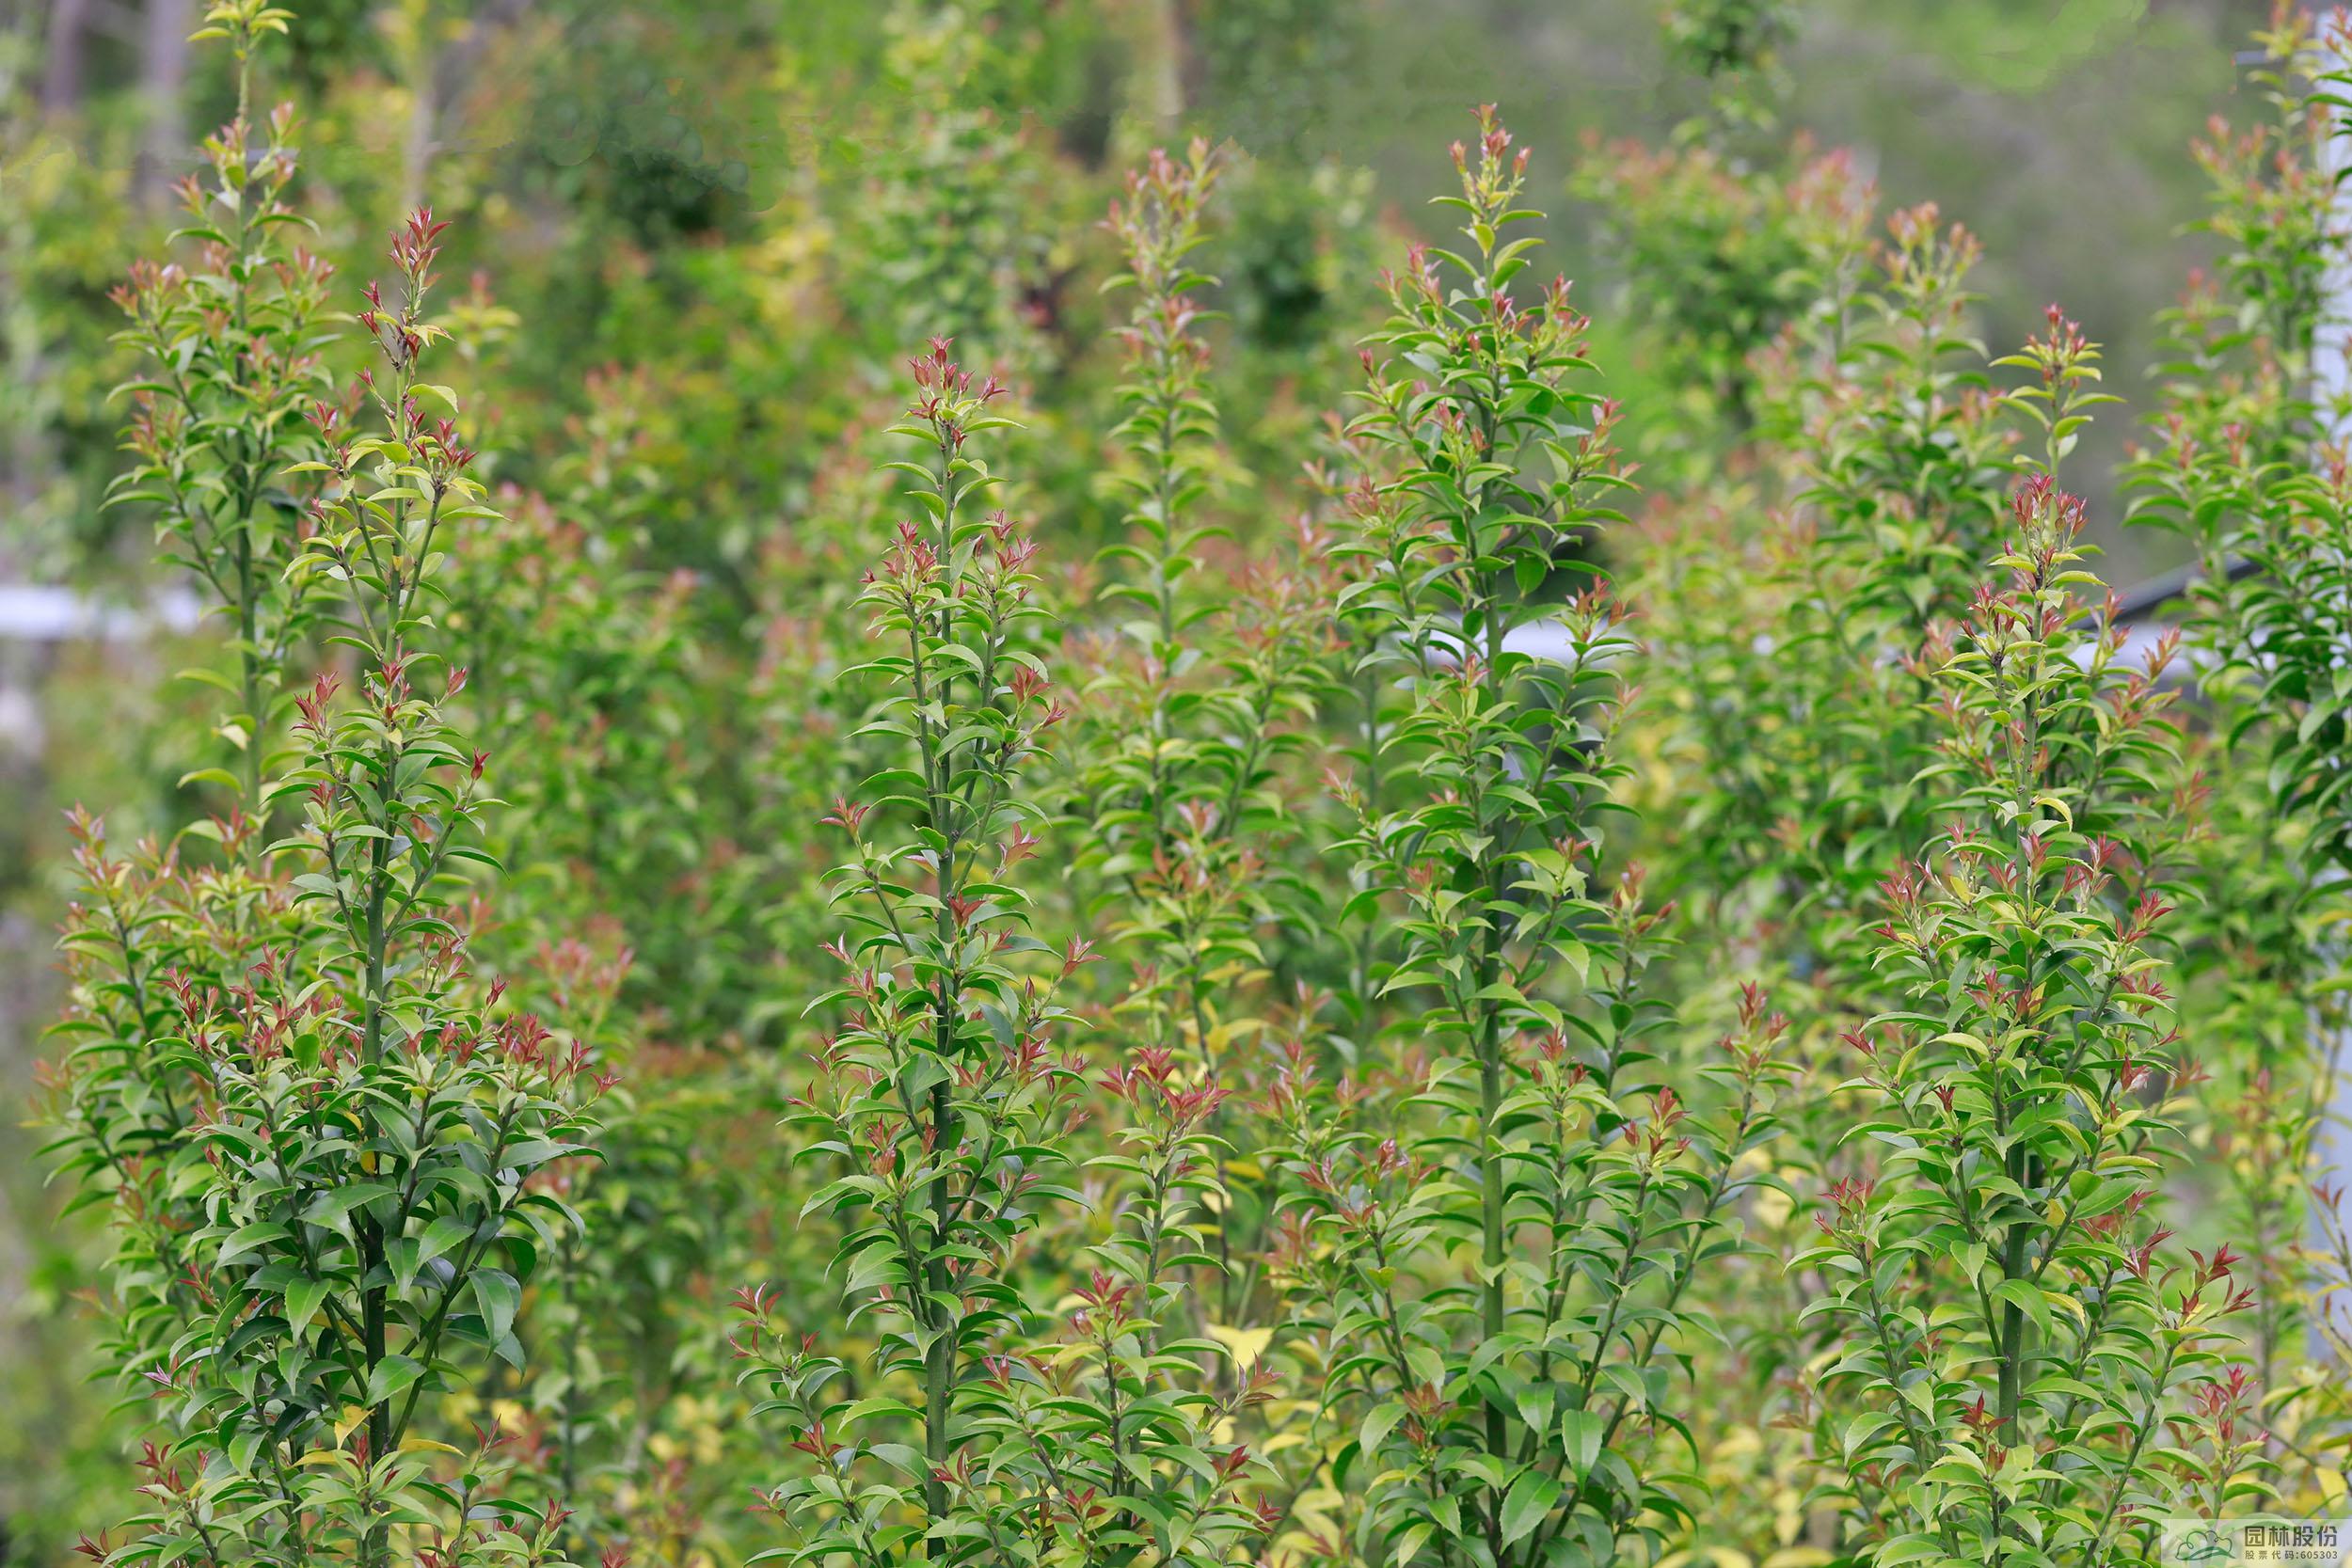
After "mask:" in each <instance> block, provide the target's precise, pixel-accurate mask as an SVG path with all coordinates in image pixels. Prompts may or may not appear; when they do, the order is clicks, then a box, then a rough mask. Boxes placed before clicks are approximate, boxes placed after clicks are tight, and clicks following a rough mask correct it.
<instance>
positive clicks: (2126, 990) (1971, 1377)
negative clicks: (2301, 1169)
mask: <svg viewBox="0 0 2352 1568" xmlns="http://www.w3.org/2000/svg"><path fill="white" fill-rule="evenodd" d="M2096 358H2097V356H2096V352H2095V350H2094V349H2093V348H2092V347H2091V345H2090V344H2089V343H2088V342H2087V341H2085V340H2084V338H2083V336H2082V334H2081V332H2080V330H2079V329H2078V328H2076V327H2075V325H2074V324H2073V323H2072V322H2069V321H2067V320H2065V319H2064V318H2063V317H2061V316H2060V315H2059V314H2058V312H2057V311H2056V310H2055V309H2053V310H2052V311H2051V313H2050V330H2049V332H2048V334H2047V335H2046V336H2045V337H2043V338H2041V339H2037V340H2035V341H2033V342H2031V343H2029V344H2028V345H2027V349H2026V353H2024V354H2022V355H2019V356H2013V357H2011V358H2010V359H2006V360H2003V361H2001V363H2003V364H2006V365H2012V366H2016V367H2019V368H2023V369H2026V370H2030V371H2032V372H2035V374H2036V379H2035V381H2034V382H2033V383H2032V384H2030V385H2028V386H2027V387H2026V388H2024V389H2022V390H2021V391H2020V392H2018V393H2016V394H2014V396H2015V397H2016V398H2017V399H2019V400H2020V401H2021V402H2022V403H2023V404H2024V405H2025V407H2026V410H2027V411H2028V412H2029V413H2030V414H2032V415H2033V416H2034V417H2035V418H2036V419H2037V420H2039V421H2040V422H2041V424H2042V428H2043V430H2044V432H2045V436H2046V439H2045V443H2044V453H2043V454H2042V457H2040V458H2039V459H2038V460H2035V461H2033V462H2032V463H2031V464H2030V465H2029V473H2028V477H2027V478H2026V479H2025V480H2024V481H2023V482H2022V483H2019V484H2018V485H2017V487H2016V489H2015V491H2014V493H2013V495H2012V497H2011V505H2010V537H2009V541H2008V544H2007V546H2006V547H2005V548H2004V549H2002V550H2001V552H2000V553H1999V554H1997V555H1995V556H1994V558H1993V560H1992V562H1991V565H1992V567H1993V569H1994V572H1995V573H1997V574H1998V576H1997V577H1995V578H1994V580H1992V581H1989V582H1987V583H1985V584H1983V585H1982V586H1980V587H1979V590H1978V592H1977V594H1976V598H1975V600H1974V602H1973V603H1972V605H1971V606H1970V608H1969V610H1968V611H1967V613H1966V616H1965V619H1964V621H1963V623H1962V624H1961V625H1960V626H1956V627H1944V626H1939V627H1937V628H1934V629H1932V630H1931V634H1930V638H1929V642H1928V647H1927V651H1926V653H1925V654H1924V655H1923V656H1922V657H1923V658H1924V659H1925V661H1926V662H1927V663H1928V664H1929V665H1930V666H1931V667H1932V668H1933V669H1935V670H1937V671H1938V672H1940V673H1939V676H1938V681H1939V684H1940V686H1941V687H1942V695H1941V697H1940V699H1939V705H1938V710H1937V711H1938V712H1939V714H1940V716H1941V720H1942V722H1943V725H1944V730H1945V738H1944V742H1943V749H1944V760H1943V761H1942V763H1941V764H1940V765H1939V766H1938V768H1937V770H1936V772H1937V775H1938V776H1939V777H1940V778H1941V779H1942V780H1943V781H1944V782H1945V784H1946V785H1947V789H1948V791H1949V804H1948V808H1947V809H1948V814H1949V820H1948V823H1947V826H1946V828H1945V829H1944V831H1943V832H1942V833H1941V834H1940V835H1939V836H1938V838H1937V839H1936V840H1935V841H1934V843H1933V845H1932V847H1931V849H1930V851H1929V853H1928V855H1927V858H1926V859H1925V860H1924V861H1923V862H1922V863H1919V864H1916V865H1914V864H1909V863H1906V864H1904V865H1903V866H1902V867H1901V868H1899V870H1898V871H1897V872H1896V873H1895V874H1894V875H1893V876H1891V877H1890V878H1888V879H1887V880H1886V882H1885V884H1884V886H1883V890H1882V891H1883V900H1884V903H1885V906H1886V910H1887V918H1886V921H1885V923H1884V924H1883V925H1882V926H1881V927H1879V929H1878V931H1877V933H1876V946H1877V957H1878V962H1879V963H1880V965H1881V966H1882V968H1883V970H1884V971H1885V972H1886V973H1887V974H1889V976H1890V977H1892V978H1894V979H1896V980H1898V981H1899V983H1900V985H1901V986H1902V988H1903V989H1904V990H1906V991H1907V992H1908V993H1909V995H1910V998H1911V1001H1910V1003H1909V1005H1908V1006H1905V1007H1902V1008H1900V1009H1899V1010H1894V1011H1890V1012H1887V1013H1885V1014H1883V1016H1881V1017H1879V1018H1877V1019H1874V1020H1872V1021H1871V1022H1869V1023H1868V1024H1867V1026H1865V1027H1863V1028H1860V1029H1856V1030H1854V1031H1852V1032H1851V1033H1850V1034H1849V1035H1848V1036H1847V1043H1848V1045H1849V1046H1850V1048H1851V1051H1852V1052H1853V1053H1854V1056H1855V1058H1856V1059H1857V1060H1858V1062H1859V1076H1858V1077H1857V1078H1856V1079H1855V1080H1854V1081H1853V1082H1852V1083H1851V1084H1850V1085H1847V1086H1848V1087H1849V1088H1851V1089H1854V1090H1859V1091H1862V1092H1863V1093H1864V1094H1865V1095H1866V1097H1867V1100H1868V1101H1870V1102H1872V1104H1871V1109H1870V1111H1869V1112H1868V1114H1867V1117H1866V1119H1864V1120H1862V1121H1860V1122H1858V1123H1856V1124H1854V1125H1853V1126H1852V1127H1851V1129H1850V1130H1849V1132H1848V1133H1847V1143H1848V1146H1849V1148H1850V1149H1851V1156H1852V1158H1853V1160H1854V1162H1855V1165H1854V1168H1853V1169H1852V1170H1851V1173H1850V1174H1848V1175H1846V1176H1844V1177H1842V1178H1841V1179H1840V1180H1838V1182H1837V1183H1836V1185H1835V1186H1833V1187H1832V1188H1831V1189H1830V1191H1829V1193H1828V1195H1827V1196H1826V1199H1825V1202H1824V1207H1823V1211H1822V1212H1821V1214H1820V1227H1821V1231H1822V1239H1821V1241H1820V1244H1818V1245H1816V1246H1815V1247H1813V1248H1812V1249H1811V1250H1810V1251H1808V1252H1806V1253H1804V1254H1802V1255H1800V1256H1799V1258H1798V1259H1796V1260H1795V1262H1794V1264H1793V1265H1792V1266H1794V1267H1797V1268H1800V1269H1812V1270H1816V1271H1818V1272H1819V1277H1820V1281H1821V1284H1820V1293H1819V1295H1818V1298H1817V1300H1816V1302H1815V1305H1814V1307H1813V1308H1812V1314H1813V1315H1825V1316H1826V1318H1827V1321H1829V1322H1830V1323H1834V1324H1836V1326H1837V1328H1838V1330H1839V1332H1840V1333H1841V1335H1842V1336H1843V1338H1842V1346H1841V1354H1840V1356H1839V1359H1838V1360H1837V1361H1836V1363H1835V1365H1834V1366H1833V1367H1832V1368H1831V1369H1830V1370H1829V1373H1828V1374H1827V1376H1826V1378H1825V1380H1824V1381H1825V1383H1826V1384H1827V1386H1828V1387H1829V1389H1830V1391H1831V1393H1832V1395H1833V1397H1834V1399H1838V1400H1843V1401H1845V1403H1844V1404H1843V1405H1841V1406H1839V1407H1838V1409H1837V1411H1836V1414H1837V1416H1838V1418H1840V1419H1841V1420H1843V1421H1845V1423H1846V1424H1844V1425H1843V1426H1842V1428H1840V1429H1839V1430H1840V1431H1842V1433H1843V1449H1844V1452H1845V1454H1846V1456H1847V1457H1846V1465H1847V1469H1848V1471H1849V1473H1850V1475H1851V1478H1852V1483H1851V1484H1852V1487H1853V1491H1852V1495H1853V1496H1854V1497H1858V1498H1860V1499H1863V1500H1864V1508H1865V1510H1866V1511H1867V1513H1866V1516H1864V1517H1861V1518H1859V1519H1858V1520H1857V1529H1858V1531H1859V1532H1860V1537H1861V1538H1862V1539H1866V1540H1868V1541H1870V1542H1872V1543H1873V1544H1875V1546H1876V1549H1877V1550H1879V1551H1880V1552H1881V1553H1883V1554H1884V1553H1892V1554H1899V1555H1898V1559H1897V1560H1926V1561H1937V1562H1944V1561H1951V1562H1961V1561H1965V1562H1972V1563H1973V1562H1981V1561H1993V1560H2002V1559H2004V1558H2007V1557H2010V1556H2013V1555H2016V1554H2017V1553H2020V1552H2025V1551H2036V1552H2040V1553H2042V1554H2046V1555H2047V1556H2049V1557H2050V1558H2052V1559H2055V1560H2061V1561H2075V1560H2079V1561H2084V1562H2105V1561H2107V1560H2109V1558H2108V1555H2107V1554H2108V1552H2109V1551H2110V1550H2111V1549H2112V1548H2113V1547H2114V1546H2115V1544H2117V1543H2118V1542H2119V1541H2123V1540H2129V1541H2132V1542H2134V1543H2136V1544H2138V1545H2140V1546H2142V1547H2146V1546H2149V1543H2147V1542H2144V1541H2142V1540H2141V1539H2140V1538H2141V1537H2142V1536H2143V1535H2145V1534H2146V1533H2147V1532H2148V1531H2149V1530H2151V1529H2153V1525H2152V1524H2150V1523H2148V1522H2147V1521H2148V1519H2149V1517H2150V1516H2151V1515H2153V1514H2157V1513H2165V1512H2168V1511H2176V1512H2177V1511H2185V1509H2186V1507H2187V1504H2188V1501H2189V1497H2188V1494H2187V1491H2186V1488H2187V1487H2188V1485H2189V1483H2191V1482H2192V1481H2196V1480H2198V1479H2200V1477H2201V1475H2202V1474H2203V1473H2204V1467H2205V1465H2207V1463H2208V1460H2207V1458H2206V1457H2205V1456H2202V1455H2200V1454H2199V1453H2197V1452H2196V1451H2195V1449H2196V1448H2197V1446H2198V1444H2197V1433H2195V1432H2194V1431H2192V1430H2190V1429H2189V1428H2188V1426H2187V1425H2186V1423H2185V1422H2184V1421H2182V1418H2183V1414H2184V1411H2185V1408H2186V1406H2187V1403H2188V1396H2189V1395H2190V1394H2191V1393H2193V1392H2194V1391H2195V1390H2197V1389H2198V1388H2201V1387H2204V1386H2209V1385H2210V1384H2211V1383H2212V1380H2213V1379H2214V1378H2215V1376H2216V1371H2215V1369H2216V1368H2217V1366H2218V1364H2219V1363H2220V1361H2221V1358H2222V1356H2223V1354H2225V1353H2224V1350H2223V1349H2222V1347H2223V1346H2225V1345H2226V1344H2227V1343H2228V1342H2229V1340H2230V1339H2231V1338H2232V1336H2231V1333H2230V1330H2229V1329H2228V1327H2227V1326H2226V1325H2225V1324H2224V1323H2221V1321H2220V1320H2222V1319H2223V1318H2225V1317H2226V1316H2228V1315H2229V1314H2231V1313H2233V1312H2236V1311H2238V1310H2240V1309H2242V1308H2243V1307H2245V1306H2246V1305H2247V1304H2248V1302H2249V1297H2250V1292H2249V1291H2245V1290H2243V1289H2241V1288H2239V1287H2238V1286H2237V1285H2236V1284H2234V1283H2233V1280H2232V1278H2231V1273H2232V1270H2233V1267H2234V1266H2235V1264H2236V1262H2237V1259H2234V1258H2233V1257H2232V1256H2231V1255H2230V1253H2229V1251H2228V1249H2227V1248H2223V1249H2221V1250H2220V1251H2219V1252H2217V1254H2215V1255H2214V1256H2212V1257H2210V1258H2208V1257H2203V1256H2200V1255H2192V1259H2193V1261H2192V1262H2191V1263H2189V1264H2186V1265H2183V1264H2178V1263H2173V1262H2169V1261H2168V1260H2167V1258H2166V1255H2165V1252H2164V1248H2163V1245H2162V1243H2164V1241H2165V1240H2166V1238H2167V1237H2169V1235H2170V1232H2169V1230H2166V1229H2164V1228H2162V1227H2159V1226H2157V1225H2156V1224H2155V1219H2154V1213H2153V1211H2154V1209H2155V1208H2156V1207H2157V1206H2158V1204H2159V1202H2160V1198H2159V1196H2158V1195H2159V1194H2160V1192H2161V1190H2162V1188H2163V1187H2164V1185H2165V1184H2166V1182H2167V1180H2168V1177H2169V1173H2170V1172H2171V1171H2172V1170H2173V1169H2174V1168H2176V1167H2177V1165H2178V1164H2179V1162H2180V1159H2181V1148H2180V1146H2179V1145H2178V1144H2177V1143H2176V1142H2175V1141H2173V1139H2172V1137H2171V1135H2170V1132H2169V1125H2168V1122H2167V1119H2166V1117H2165V1114H2164V1113H2165V1107H2164V1106H2163V1105H2162V1104H2161V1103H2156V1102H2155V1101H2156V1100H2157V1096H2156V1095H2155V1093H2154V1091H2155V1090H2156V1089H2158V1088H2159V1087H2160V1086H2163V1085H2168V1084H2169V1085H2170V1086H2172V1087H2173V1088H2175V1089H2179V1088H2182V1087H2185V1086H2186V1085H2188V1084H2191V1083H2193V1082H2195V1080H2196V1076H2197V1075H2196V1073H2195V1071H2194V1069H2193V1065H2192V1064H2191V1063H2189V1062H2188V1061H2187V1059H2186V1058H2185V1054H2184V1053H2182V1051H2181V1048H2180V1040H2179V1036H2178V1034H2177V1032H2175V1031H2173V1030H2171V1029H2169V1027H2168V1024H2169V1018H2170V1013H2171V1008H2172V997H2171V995H2170V993H2169V990H2167V988H2166V986H2165V984H2164V979H2163V975H2164V959H2163V957H2162V949H2161V946H2160V942H2161V939H2160V938H2159V937H2158V936H2157V934H2156V933H2157V931H2158V929H2159V927H2161V925H2162V924H2163V922H2164V920H2165V917H2166V916H2168V915H2169V914H2170V913H2172V912H2173V911H2172V906H2171V905H2170V904H2169V903H2168V902H2166V900H2165V894H2166V892H2167V889H2166V888H2165V886H2164V884H2163V881H2162V879H2163V877H2164V874H2165V873H2164V867H2165V864H2166V862H2167V858H2168V856H2169V854H2170V853H2171V852H2172V850H2173V847H2174V844H2175V842H2176V840H2175V835H2176V834H2177V833H2178V832H2180V831H2181V829H2180V828H2179V826H2178V825H2177V823H2176V820H2175V816H2176V813H2177V809H2178V805H2179V802H2176V801H2175V800H2173V799H2172V781H2173V777H2174V774H2175V771H2176V767H2177V764H2176V759H2175V748H2176V746H2177V735H2176V733H2175V731H2174V729H2173V727H2172V724H2171V722H2170V721H2169V718H2168V717H2167V714H2166V709H2167V707H2168V705H2169V693H2168V692H2166V691H2165V690H2163V689H2161V688H2160V686H2159V684H2158V681H2157V678H2156V677H2157V675H2158V673H2160V672H2161V670H2162V668H2163V666H2164V663H2165V662H2166V660H2167V659H2168V658H2169V654H2170V648H2169V646H2166V647H2160V648H2158V649H2157V650H2156V651H2155V652H2153V654H2152V655H2151V656H2150V657H2149V660H2148V662H2147V664H2146V665H2145V666H2141V667H2135V666H2134V665H2131V664H2127V663H2126V662H2125V661H2124V660H2123V658H2122V652H2123V646H2124V635H2123V630H2122V627H2121V626H2119V625H2117V624H2116V622H2115V620H2114V618H2113V615H2112V604H2111V601H2110V607H2109V614H2108V615H2107V617H2106V620H2105V622H2104V624H2101V625H2099V626H2097V628H2096V629H2095V630H2092V629H2090V627H2089V626H2087V623H2090V622H2091V620H2092V611H2091V610H2090V606H2089V605H2088V604H2087V603H2086V602H2085V600H2084V598H2083V596H2082V591H2083V590H2085V589H2089V588H2095V587H2096V586H2097V579H2096V578H2094V577H2092V576H2091V575H2090V572H2088V571H2087V570H2085V569H2084V568H2083V566H2082V564H2081V563H2082V562H2083V560H2084V546H2083V544H2082V542H2081V534H2082V531H2083V525H2084V516H2085V512H2084V506H2083V503H2082V501H2081V500H2080V499H2077V498H2075V497H2074V496H2071V495H2068V494H2066V493H2064V492H2063V491H2061V490H2060V489H2058V484H2057V480H2056V473H2055V469H2056V467H2057V464H2058V460H2059V459H2060V458H2061V457H2062V456H2063V455H2064V454H2065V451H2066V450H2067V449H2068V448H2069V447H2070V446H2072V445H2073V443H2074V436H2075V434H2076V432H2077V431H2078V430H2079V429H2080V427H2081V426H2082V424H2083V423H2084V422H2085V420H2086V418H2087V416H2085V415H2084V414H2083V413H2082V410H2083V408H2084V407H2085V406H2087V405H2088V404H2091V403H2092V402H2094V401H2097V400H2098V394H2096V393H2095V391H2094V390H2093V389H2092V388H2094V387H2095V385H2096V374H2097V372H2096ZM2176 1422H2181V1424H2179V1425H2176V1424H2175V1423H2176ZM2053 1454H2058V1455H2065V1456H2068V1457H2069V1459H2070V1460H2072V1461H2073V1462H2072V1463H2062V1464H2058V1463H2053V1462H2052V1461H2051V1458H2050V1457H2049V1456H2051V1455H2053ZM2239 1457H2240V1458H2241V1459H2242V1458H2243V1456H2242V1455H2241V1456H2239Z"/></svg>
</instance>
